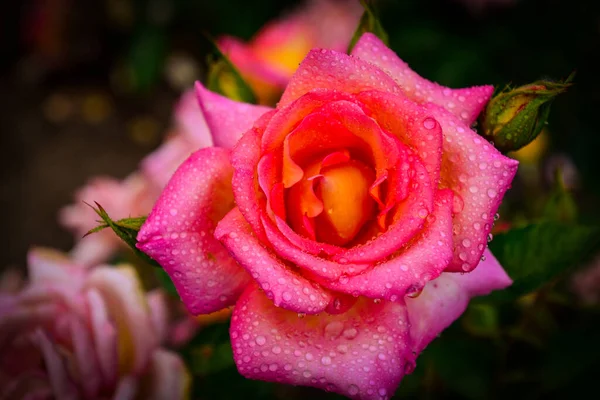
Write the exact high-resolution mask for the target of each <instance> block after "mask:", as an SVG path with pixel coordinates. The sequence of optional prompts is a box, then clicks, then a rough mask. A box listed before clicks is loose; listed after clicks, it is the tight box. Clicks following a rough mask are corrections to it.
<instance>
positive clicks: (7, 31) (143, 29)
mask: <svg viewBox="0 0 600 400" xmlns="http://www.w3.org/2000/svg"><path fill="white" fill-rule="evenodd" d="M300 4H301V2H298V1H291V0H255V1H252V2H248V1H245V0H223V1H205V0H89V1H85V2H81V1H75V0H29V1H19V2H15V1H13V2H5V3H4V4H3V5H2V6H1V11H2V12H1V13H0V18H1V19H2V22H1V23H0V27H1V29H2V33H1V36H0V42H1V44H2V53H3V57H2V63H1V64H0V88H1V90H0V129H1V136H2V145H1V149H2V156H1V157H0V162H1V163H2V181H1V183H0V184H1V185H2V186H1V190H0V192H1V196H2V210H3V222H4V226H6V227H9V229H8V230H7V231H5V233H6V237H7V239H6V240H4V241H3V243H2V246H3V249H2V251H1V252H0V265H8V264H11V265H20V264H23V261H24V256H25V253H26V249H27V248H28V247H29V246H30V245H31V244H37V245H47V246H55V247H58V248H62V249H68V248H69V247H70V246H71V244H72V237H71V235H70V234H69V233H67V232H66V231H65V230H64V229H61V228H60V227H59V225H58V223H57V217H56V215H57V214H56V213H57V210H58V209H59V208H60V207H61V206H64V205H66V204H68V203H69V202H71V201H72V199H73V192H74V190H75V189H76V188H78V187H80V186H82V185H83V184H84V183H85V182H86V180H87V178H89V177H90V176H94V175H108V176H114V177H117V178H121V177H124V176H126V175H127V174H128V173H129V172H131V171H133V170H134V169H135V168H136V166H137V163H138V162H139V160H140V159H141V158H142V157H143V156H144V155H145V154H147V153H149V152H150V151H152V150H153V149H154V148H155V147H157V146H158V145H159V144H160V142H161V140H162V136H163V135H164V133H165V132H166V131H167V130H166V128H167V126H168V125H169V123H170V118H171V114H172V107H173V104H174V102H175V100H176V99H177V97H178V96H179V94H180V93H181V91H182V90H183V89H184V88H187V87H189V86H190V85H191V84H192V83H193V81H194V80H195V79H202V78H203V76H204V71H205V66H206V52H207V50H208V48H209V45H208V42H207V40H206V38H205V36H204V34H206V33H208V34H210V35H211V36H215V37H216V36H218V35H220V34H229V35H233V36H237V37H240V38H243V39H249V38H251V37H252V35H253V34H254V33H256V32H257V31H258V30H259V28H260V27H261V26H262V25H264V24H265V23H266V22H267V21H269V20H271V19H273V18H276V17H277V16H280V15H282V13H285V12H286V11H290V10H293V8H294V7H297V6H299V5H300ZM378 7H379V9H380V14H381V19H382V22H383V25H384V27H385V29H386V30H387V32H388V34H389V36H390V43H391V46H392V48H393V49H394V50H395V51H396V52H397V53H398V54H399V55H400V56H401V57H402V58H403V59H404V60H405V61H407V62H408V63H409V64H410V65H411V66H412V67H413V68H414V69H415V70H416V71H418V72H419V73H420V74H421V75H422V76H425V77H428V78H429V79H431V80H434V81H437V82H439V83H441V84H444V85H447V86H450V87H462V86H469V85H474V84H484V83H493V84H494V85H496V86H498V87H500V88H501V87H504V85H506V84H508V83H513V84H524V83H529V82H532V81H534V80H536V79H539V78H550V79H564V78H565V77H566V76H568V75H569V73H570V72H572V71H573V70H576V71H577V76H576V85H575V86H574V87H573V88H572V89H571V90H570V91H569V92H568V93H567V94H565V95H562V96H561V97H559V98H558V100H557V101H556V102H555V105H554V106H553V112H552V113H551V117H550V124H549V127H548V128H549V129H548V136H549V137H548V140H547V142H548V143H547V144H548V146H549V147H550V151H549V152H548V153H560V154H563V155H565V156H567V157H568V162H572V163H573V165H574V167H575V168H576V169H577V171H578V173H579V174H580V175H581V177H580V178H581V181H582V182H581V183H580V186H581V187H585V190H586V192H585V193H582V196H583V199H582V201H583V204H584V205H587V206H588V209H587V211H589V216H590V218H594V219H595V220H598V218H599V215H600V213H598V212H596V204H598V196H599V195H600V181H599V180H597V179H596V174H597V172H599V171H600V169H599V168H597V163H596V160H597V158H596V152H597V149H598V148H599V146H600V135H599V134H598V128H597V126H598V124H597V110H598V107H599V105H600V101H599V100H600V80H599V79H598V77H597V73H598V71H599V70H600V68H599V67H600V65H599V64H598V63H597V62H596V63H594V60H595V58H597V55H598V52H599V50H600V12H599V10H600V5H599V4H598V2H593V1H585V0H575V1H573V0H571V1H559V0H487V1H486V0H420V1H392V0H379V2H378ZM584 212H585V210H584Z"/></svg>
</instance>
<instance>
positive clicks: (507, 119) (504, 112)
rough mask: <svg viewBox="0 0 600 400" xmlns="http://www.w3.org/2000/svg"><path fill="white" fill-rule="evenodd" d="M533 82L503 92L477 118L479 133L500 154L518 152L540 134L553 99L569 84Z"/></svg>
mask: <svg viewBox="0 0 600 400" xmlns="http://www.w3.org/2000/svg"><path fill="white" fill-rule="evenodd" d="M570 79H571V77H569V78H568V79H567V80H566V81H565V82H552V81H544V80H540V81H536V82H534V83H531V84H528V85H524V86H520V87H517V88H514V89H509V88H507V89H505V90H504V91H502V92H500V93H499V94H497V95H496V96H495V97H494V98H492V100H490V102H489V103H488V105H487V107H486V109H485V111H484V112H483V113H482V114H481V117H480V123H481V130H480V133H481V134H482V135H483V136H485V137H487V138H488V139H490V140H492V141H493V143H494V145H495V146H496V148H498V149H499V150H501V151H503V152H507V151H514V150H518V149H520V148H521V147H524V146H525V145H527V144H529V143H530V142H531V141H533V139H535V138H536V137H537V135H538V134H539V133H540V132H541V131H542V128H543V127H544V125H545V124H546V120H547V119H548V115H549V113H550V105H551V104H552V101H553V100H554V98H555V97H556V96H558V95H559V94H561V93H564V92H565V91H566V90H567V88H568V87H569V86H571V83H569V81H570Z"/></svg>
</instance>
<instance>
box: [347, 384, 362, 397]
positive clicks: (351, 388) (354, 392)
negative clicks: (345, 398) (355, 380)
mask: <svg viewBox="0 0 600 400" xmlns="http://www.w3.org/2000/svg"><path fill="white" fill-rule="evenodd" d="M359 391H360V390H359V389H358V386H356V385H350V386H348V394H349V395H350V396H356V395H357V394H358V392H359Z"/></svg>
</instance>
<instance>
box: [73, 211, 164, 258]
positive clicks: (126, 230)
mask: <svg viewBox="0 0 600 400" xmlns="http://www.w3.org/2000/svg"><path fill="white" fill-rule="evenodd" d="M94 203H95V204H96V207H94V206H92V205H91V204H88V203H86V204H87V205H88V206H90V207H91V208H92V210H94V211H95V212H96V214H98V216H99V217H100V218H101V219H102V221H103V223H102V224H100V225H98V226H97V227H95V228H93V229H90V230H89V231H88V232H87V233H86V234H85V235H84V237H85V236H87V235H90V234H92V233H96V232H100V231H101V230H103V229H106V228H110V229H112V231H113V232H114V233H115V234H116V235H117V236H118V237H119V238H120V239H121V240H122V241H124V242H125V243H126V244H127V245H128V246H129V247H130V248H131V249H132V250H133V252H134V253H135V254H136V255H137V256H138V257H140V258H141V259H142V260H143V261H144V262H146V263H148V264H150V265H153V266H156V267H161V266H160V265H159V264H158V263H157V262H156V261H155V260H154V259H152V258H151V257H150V256H148V255H147V254H146V253H144V252H143V251H141V250H139V249H138V248H137V247H136V244H137V234H138V232H139V231H140V228H141V227H142V225H143V224H144V222H145V221H146V217H135V218H124V219H120V220H117V221H115V220H113V219H112V218H111V217H110V216H109V215H108V213H107V212H106V210H105V209H104V208H103V207H102V206H101V205H100V204H99V203H98V202H94Z"/></svg>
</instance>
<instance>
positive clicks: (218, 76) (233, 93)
mask: <svg viewBox="0 0 600 400" xmlns="http://www.w3.org/2000/svg"><path fill="white" fill-rule="evenodd" d="M209 41H210V43H211V44H212V47H213V50H214V52H215V53H216V55H217V57H216V59H214V60H211V61H209V70H208V76H207V79H206V87H207V88H208V89H209V90H211V91H213V92H215V93H219V94H221V95H223V96H225V97H228V98H230V99H232V100H236V101H241V102H244V103H250V104H256V103H257V102H258V100H257V97H256V95H255V94H254V91H253V90H252V88H251V87H250V85H248V83H247V82H246V81H245V80H244V78H242V75H241V74H240V72H239V71H238V70H237V68H236V67H235V66H234V65H233V63H232V62H231V61H230V60H229V58H227V56H226V55H225V54H223V52H222V51H221V50H220V49H219V47H218V46H217V44H216V43H215V42H214V41H213V40H212V39H210V38H209Z"/></svg>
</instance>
